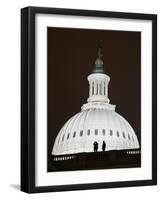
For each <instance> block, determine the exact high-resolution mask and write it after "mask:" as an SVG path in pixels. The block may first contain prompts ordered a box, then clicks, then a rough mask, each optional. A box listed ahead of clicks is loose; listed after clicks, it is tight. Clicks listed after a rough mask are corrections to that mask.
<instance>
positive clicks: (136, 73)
mask: <svg viewBox="0 0 161 200" xmlns="http://www.w3.org/2000/svg"><path fill="white" fill-rule="evenodd" d="M140 37H141V34H140V32H125V31H107V30H87V29H67V28H52V27H48V39H47V40H48V41H47V44H48V47H47V49H48V162H49V161H50V158H51V157H50V155H51V151H52V147H53V144H54V140H55V137H56V135H57V134H58V132H59V130H60V128H61V127H62V126H63V125H64V123H65V122H66V121H67V120H68V119H69V118H70V117H71V116H73V115H74V114H76V113H77V112H79V111H80V109H81V106H82V105H83V104H84V103H86V99H87V98H88V81H87V76H88V75H89V74H90V73H91V72H92V70H93V68H94V62H95V59H96V47H97V44H98V41H100V40H101V41H102V46H103V50H104V68H105V71H106V73H107V74H108V75H109V76H110V77H111V81H110V84H109V98H110V102H111V103H112V104H114V105H116V112H118V113H119V114H121V115H122V116H123V117H124V118H125V119H127V121H128V122H129V123H130V124H131V126H132V127H133V129H134V130H135V132H136V134H137V136H138V139H139V142H140V135H141V133H140V131H141V128H140V117H141V113H140V103H141V99H140V90H141V86H140V77H141V74H140V73H141V67H140V63H141V61H140V51H141V46H140V45H141V44H140Z"/></svg>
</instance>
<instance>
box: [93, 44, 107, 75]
mask: <svg viewBox="0 0 161 200" xmlns="http://www.w3.org/2000/svg"><path fill="white" fill-rule="evenodd" d="M102 59H103V48H102V46H101V44H100V43H99V44H98V45H97V59H96V61H95V67H94V70H93V73H105V71H104V69H103V60H102Z"/></svg>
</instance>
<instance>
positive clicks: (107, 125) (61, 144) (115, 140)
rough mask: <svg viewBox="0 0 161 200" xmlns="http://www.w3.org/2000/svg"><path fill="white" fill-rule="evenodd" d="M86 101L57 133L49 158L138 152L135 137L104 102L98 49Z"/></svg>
mask: <svg viewBox="0 0 161 200" xmlns="http://www.w3.org/2000/svg"><path fill="white" fill-rule="evenodd" d="M88 81H89V98H88V99H87V103H86V104H84V105H83V106H82V108H81V111H80V112H79V113H77V114H76V115H74V116H73V117H71V118H70V119H69V120H68V121H67V122H66V123H65V124H64V126H63V127H62V128H61V130H60V131H59V133H58V135H57V137H56V139H55V142H54V146H53V150H52V155H54V156H58V155H69V154H70V155H71V154H78V153H91V152H94V143H95V142H97V146H98V148H97V151H98V152H101V151H102V145H103V143H105V145H106V146H105V149H104V151H111V150H125V149H126V150H131V149H138V148H139V142H138V139H137V136H136V134H135V132H134V130H133V128H132V127H131V125H130V124H129V123H128V121H127V120H126V119H125V118H123V117H122V116H121V115H120V114H118V113H117V112H116V111H115V105H112V104H110V100H109V98H108V84H109V81H110V77H109V76H108V75H106V74H105V72H104V69H103V61H102V50H101V48H100V47H99V48H98V58H97V59H96V61H95V68H94V70H93V72H92V74H90V75H89V76H88Z"/></svg>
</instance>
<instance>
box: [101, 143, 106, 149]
mask: <svg viewBox="0 0 161 200" xmlns="http://www.w3.org/2000/svg"><path fill="white" fill-rule="evenodd" d="M105 149H106V143H105V141H103V143H102V151H105Z"/></svg>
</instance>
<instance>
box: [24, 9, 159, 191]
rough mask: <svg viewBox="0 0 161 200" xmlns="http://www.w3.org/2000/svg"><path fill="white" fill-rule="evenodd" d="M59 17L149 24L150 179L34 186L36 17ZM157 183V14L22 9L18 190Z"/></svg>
mask: <svg viewBox="0 0 161 200" xmlns="http://www.w3.org/2000/svg"><path fill="white" fill-rule="evenodd" d="M36 14H59V15H73V16H84V17H86V16H90V17H108V18H122V19H138V20H151V21H152V179H150V180H138V181H124V182H107V183H91V184H76V185H59V186H41V187H37V186H35V92H36V91H35V73H36V72H35V16H36ZM156 184H157V15H155V14H139V13H123V12H109V11H94V10H93V11H92V10H75V9H61V8H45V7H26V8H22V9H21V190H22V191H24V192H27V193H37V192H56V191H68V190H85V189H100V188H116V187H131V186H146V185H156Z"/></svg>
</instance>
